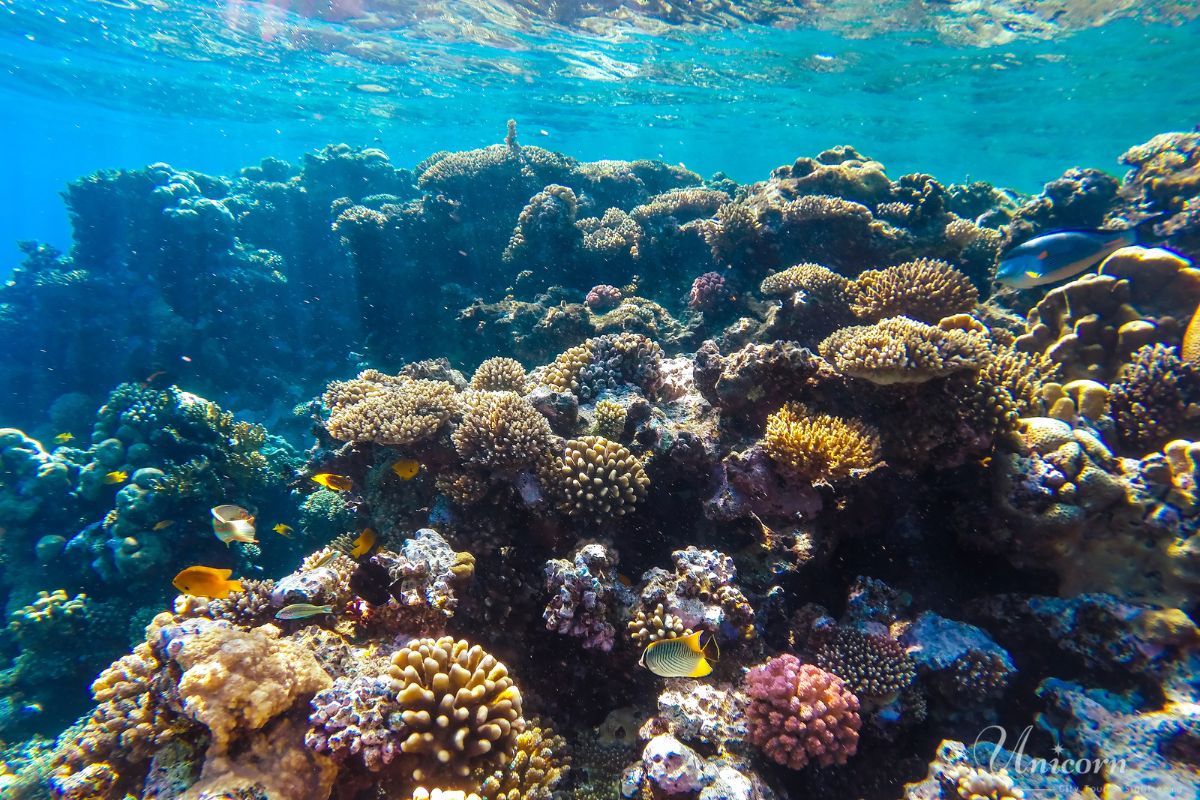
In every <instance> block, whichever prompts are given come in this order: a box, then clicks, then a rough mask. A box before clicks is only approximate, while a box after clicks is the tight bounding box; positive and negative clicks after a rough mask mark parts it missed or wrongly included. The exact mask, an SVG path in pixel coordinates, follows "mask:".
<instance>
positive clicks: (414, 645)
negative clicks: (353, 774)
mask: <svg viewBox="0 0 1200 800" xmlns="http://www.w3.org/2000/svg"><path fill="white" fill-rule="evenodd" d="M389 674H390V676H391V680H392V689H393V691H394V692H395V697H396V703H397V704H398V706H399V709H400V710H399V712H398V714H397V715H395V717H394V720H389V723H388V724H389V727H391V728H392V729H393V731H394V732H395V736H396V740H397V743H398V744H397V748H398V750H399V752H398V753H396V757H395V764H396V768H397V769H399V770H402V771H404V772H406V773H408V774H410V775H411V776H412V778H413V780H416V781H425V780H428V779H429V778H431V777H436V776H437V775H438V774H439V773H444V774H446V775H450V776H456V777H460V778H462V777H466V776H467V775H469V774H470V772H471V770H472V769H477V768H484V769H488V768H497V767H500V766H502V765H504V764H505V763H507V761H508V759H510V758H511V757H512V754H513V753H514V751H515V750H516V747H517V736H518V734H519V733H520V732H521V730H522V729H523V728H524V726H525V720H524V719H523V718H522V716H521V692H520V690H519V689H518V688H517V687H516V685H515V684H514V683H513V680H512V678H510V677H509V675H508V668H507V667H505V666H504V664H502V663H501V662H499V661H497V660H496V658H495V656H493V655H491V654H489V653H488V652H486V651H485V650H484V649H483V648H482V647H480V646H479V645H471V644H469V643H467V642H465V641H463V640H461V639H460V640H458V641H455V640H454V639H453V638H451V637H448V636H447V637H443V638H441V639H436V640H435V639H414V640H413V641H411V642H409V643H408V644H407V645H405V646H404V647H403V648H402V649H401V650H400V651H398V652H397V653H396V654H395V655H393V656H392V667H391V669H390V670H389Z"/></svg>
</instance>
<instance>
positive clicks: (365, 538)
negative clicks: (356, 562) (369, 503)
mask: <svg viewBox="0 0 1200 800" xmlns="http://www.w3.org/2000/svg"><path fill="white" fill-rule="evenodd" d="M378 538H379V537H377V536H376V535H375V531H373V530H371V529H370V528H363V532H362V533H360V534H359V535H358V538H357V539H355V540H354V548H353V549H352V550H351V551H350V557H351V558H362V557H363V556H365V555H366V554H367V553H369V552H371V551H372V550H374V549H375V542H376V541H378Z"/></svg>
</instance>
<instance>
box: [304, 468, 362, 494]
mask: <svg viewBox="0 0 1200 800" xmlns="http://www.w3.org/2000/svg"><path fill="white" fill-rule="evenodd" d="M312 482H313V483H317V484H320V485H321V486H324V487H325V488H326V489H332V490H333V491H335V492H348V491H350V490H351V489H353V488H354V482H353V481H352V480H350V479H349V478H347V477H346V476H345V475H334V474H333V473H331V472H322V473H319V474H317V475H313V476H312Z"/></svg>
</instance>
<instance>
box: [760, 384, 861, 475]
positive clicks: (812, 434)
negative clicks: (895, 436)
mask: <svg viewBox="0 0 1200 800" xmlns="http://www.w3.org/2000/svg"><path fill="white" fill-rule="evenodd" d="M763 447H764V449H765V450H766V451H767V455H769V456H770V457H771V460H772V461H774V462H775V464H776V465H777V466H778V467H779V468H780V469H781V470H783V471H784V472H786V473H788V474H789V475H792V476H794V477H797V478H801V479H803V480H808V481H816V480H828V481H834V480H838V479H841V478H845V477H848V476H849V475H850V474H851V473H852V472H854V471H856V470H866V469H870V468H871V467H872V466H873V465H874V464H876V463H877V462H878V461H879V434H878V432H876V431H875V430H874V429H873V428H871V427H870V426H869V425H867V424H865V423H862V422H859V421H858V420H853V419H843V418H841V417H834V416H831V415H829V414H811V413H809V412H808V411H807V409H805V407H804V406H802V405H800V404H799V403H789V404H787V405H786V406H784V407H783V408H781V409H779V411H777V412H775V413H774V414H772V415H770V416H769V417H768V418H767V432H766V436H765V437H764V438H763Z"/></svg>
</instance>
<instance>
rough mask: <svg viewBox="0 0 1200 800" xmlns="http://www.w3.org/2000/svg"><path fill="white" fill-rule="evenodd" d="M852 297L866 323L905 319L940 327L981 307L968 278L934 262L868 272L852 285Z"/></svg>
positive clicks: (908, 263)
mask: <svg viewBox="0 0 1200 800" xmlns="http://www.w3.org/2000/svg"><path fill="white" fill-rule="evenodd" d="M848 294H849V296H850V309H851V310H852V311H853V312H854V315H855V316H856V317H858V318H859V319H861V320H863V321H864V322H878V321H879V320H882V319H886V318H888V317H898V316H904V317H908V318H910V319H915V320H917V321H918V322H925V323H929V324H936V323H937V322H938V320H940V319H941V318H942V317H949V316H951V315H953V314H959V313H965V312H969V311H971V310H973V309H974V308H975V306H976V304H978V303H979V291H978V290H977V289H976V288H975V286H974V284H972V283H971V280H970V279H969V278H968V277H967V276H966V275H963V274H962V273H961V272H959V271H958V270H956V269H955V268H954V267H952V266H951V265H949V264H947V263H946V262H945V261H938V260H936V259H930V258H921V259H917V260H916V261H906V262H904V263H903V264H897V265H896V266H894V267H887V268H885V269H881V270H874V269H872V270H867V271H865V272H863V273H861V274H859V276H858V277H857V278H856V279H855V280H854V281H853V282H852V283H850V285H849V289H848Z"/></svg>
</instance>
